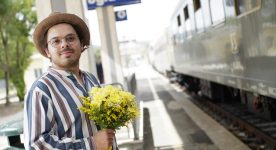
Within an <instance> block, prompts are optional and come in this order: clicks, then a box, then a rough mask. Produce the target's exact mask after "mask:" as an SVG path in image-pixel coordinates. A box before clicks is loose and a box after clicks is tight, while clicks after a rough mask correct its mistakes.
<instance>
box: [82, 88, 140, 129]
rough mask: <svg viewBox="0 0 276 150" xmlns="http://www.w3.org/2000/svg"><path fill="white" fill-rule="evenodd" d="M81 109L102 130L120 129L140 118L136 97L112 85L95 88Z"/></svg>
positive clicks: (83, 98)
mask: <svg viewBox="0 0 276 150" xmlns="http://www.w3.org/2000/svg"><path fill="white" fill-rule="evenodd" d="M81 99H82V100H83V106H82V107H80V108H79V109H80V110H81V111H83V112H84V113H86V114H87V115H88V116H89V119H92V120H94V122H95V123H96V124H97V125H99V126H100V127H101V128H110V129H118V128H120V127H122V126H125V125H126V124H127V123H128V122H131V121H132V120H134V119H136V118H137V117H138V116H139V109H138V106H137V104H136V100H135V96H134V95H132V94H131V93H129V92H126V91H122V90H120V89H118V88H115V87H113V86H111V85H109V86H106V87H101V88H98V87H93V88H92V89H91V91H90V92H89V97H81Z"/></svg>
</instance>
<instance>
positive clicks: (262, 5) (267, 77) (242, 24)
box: [153, 0, 276, 120]
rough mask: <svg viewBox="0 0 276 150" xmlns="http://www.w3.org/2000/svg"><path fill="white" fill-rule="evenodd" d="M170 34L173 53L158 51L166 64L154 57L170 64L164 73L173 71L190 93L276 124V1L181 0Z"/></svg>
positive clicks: (157, 49)
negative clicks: (242, 107) (232, 104)
mask: <svg viewBox="0 0 276 150" xmlns="http://www.w3.org/2000/svg"><path fill="white" fill-rule="evenodd" d="M169 31H170V34H169V35H170V37H169V38H167V39H168V40H169V41H170V42H165V43H169V44H170V46H168V47H171V49H170V50H168V48H164V47H165V46H164V45H163V46H161V47H162V49H160V46H159V47H158V46H157V47H155V48H156V49H155V52H156V53H158V54H163V55H162V60H163V62H162V61H160V60H161V57H158V56H161V55H154V57H153V58H154V59H156V60H158V59H159V61H156V62H155V63H157V62H159V63H157V64H159V66H160V65H162V64H169V65H167V66H166V68H162V71H164V70H170V68H173V72H177V74H178V76H179V77H181V80H182V81H180V82H181V83H184V84H183V85H186V86H188V87H190V90H192V91H194V92H200V93H201V94H202V95H203V96H205V97H208V98H210V99H212V100H214V101H218V102H233V101H236V102H241V103H242V104H245V105H246V106H247V107H248V109H249V110H251V111H252V112H253V113H255V114H256V115H259V116H261V117H263V118H266V119H269V120H276V99H275V98H276V67H275V66H276V65H275V64H276V1H274V0H182V1H179V4H178V5H177V8H176V9H175V11H174V12H173V15H172V19H171V25H170V30H169ZM167 35H168V34H166V36H167ZM163 44H164V42H163ZM159 45H162V44H160V43H159ZM153 47H154V46H153ZM153 49H154V48H153ZM162 51H169V53H170V55H166V56H172V57H171V58H170V60H168V59H167V60H166V59H165V57H164V53H165V52H162ZM164 61H165V62H166V63H164ZM153 62H154V61H153ZM157 64H155V66H158V65H157ZM159 68H161V67H159ZM159 68H158V67H157V68H156V69H159Z"/></svg>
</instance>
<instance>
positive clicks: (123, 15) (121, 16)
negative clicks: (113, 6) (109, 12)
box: [115, 10, 127, 21]
mask: <svg viewBox="0 0 276 150" xmlns="http://www.w3.org/2000/svg"><path fill="white" fill-rule="evenodd" d="M115 17H116V21H124V20H127V12H126V10H120V11H115Z"/></svg>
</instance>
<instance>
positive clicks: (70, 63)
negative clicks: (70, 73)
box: [45, 23, 83, 70]
mask: <svg viewBox="0 0 276 150" xmlns="http://www.w3.org/2000/svg"><path fill="white" fill-rule="evenodd" d="M46 40H47V41H46V42H47V48H46V49H45V52H46V53H47V56H48V57H49V58H50V59H51V60H52V65H53V67H55V68H57V69H64V70H68V69H69V70H70V69H71V68H74V67H78V65H79V59H80V56H81V53H82V51H83V46H82V44H81V43H80V40H79V37H78V34H77V33H76V31H75V30H74V28H73V27H72V26H71V25H69V24H65V23H63V24H57V25H55V26H53V27H51V28H50V29H49V30H48V32H47V38H46Z"/></svg>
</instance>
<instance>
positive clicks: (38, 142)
mask: <svg viewBox="0 0 276 150" xmlns="http://www.w3.org/2000/svg"><path fill="white" fill-rule="evenodd" d="M53 112H54V110H53V106H52V102H51V100H50V98H49V97H47V96H46V94H43V92H37V91H33V90H31V91H29V93H28V95H27V96H26V98H25V105H24V145H25V148H26V149H89V150H90V149H91V150H95V145H94V141H93V137H87V138H82V139H74V138H62V139H59V138H58V136H57V135H56V134H55V133H56V131H55V130H56V128H57V125H56V123H55V120H54V119H53V118H54V113H53Z"/></svg>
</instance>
